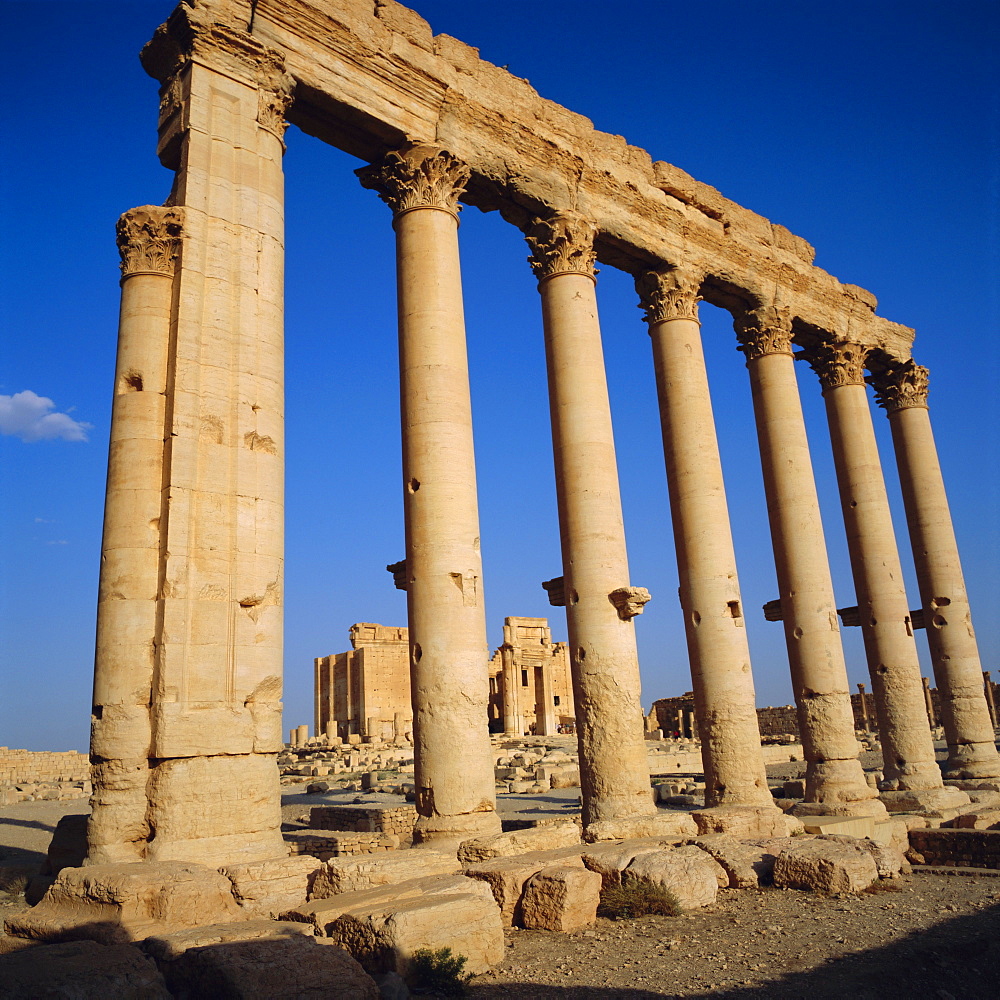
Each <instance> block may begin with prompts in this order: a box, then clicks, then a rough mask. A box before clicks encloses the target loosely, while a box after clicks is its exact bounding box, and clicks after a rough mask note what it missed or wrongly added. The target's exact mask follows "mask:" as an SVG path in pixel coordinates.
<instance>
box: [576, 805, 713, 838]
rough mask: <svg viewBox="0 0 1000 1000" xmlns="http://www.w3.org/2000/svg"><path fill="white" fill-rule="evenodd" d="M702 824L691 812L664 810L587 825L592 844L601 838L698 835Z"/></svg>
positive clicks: (598, 821) (586, 831) (584, 834)
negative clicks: (699, 825) (699, 824)
mask: <svg viewBox="0 0 1000 1000" xmlns="http://www.w3.org/2000/svg"><path fill="white" fill-rule="evenodd" d="M696 836H698V825H697V823H695V821H694V820H693V819H692V818H691V814H690V813H686V812H672V811H667V810H661V811H659V812H656V813H651V814H646V815H641V816H623V817H622V818H621V819H601V820H597V821H595V822H593V823H588V824H587V825H586V826H585V827H584V828H583V839H584V841H585V842H586V843H588V844H593V843H595V842H596V841H599V840H636V839H640V838H643V837H696Z"/></svg>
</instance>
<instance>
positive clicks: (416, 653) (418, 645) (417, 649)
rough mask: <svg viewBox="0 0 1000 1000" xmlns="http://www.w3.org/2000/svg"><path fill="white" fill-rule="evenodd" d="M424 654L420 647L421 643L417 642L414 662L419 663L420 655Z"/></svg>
mask: <svg viewBox="0 0 1000 1000" xmlns="http://www.w3.org/2000/svg"><path fill="white" fill-rule="evenodd" d="M423 655H424V651H423V650H422V649H421V648H420V643H419V642H415V643H414V644H413V662H414V663H419V662H420V657H421V656H423Z"/></svg>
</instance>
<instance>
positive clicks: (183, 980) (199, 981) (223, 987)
mask: <svg viewBox="0 0 1000 1000" xmlns="http://www.w3.org/2000/svg"><path fill="white" fill-rule="evenodd" d="M143 948H144V949H145V950H146V951H147V952H148V953H149V954H150V955H152V956H153V957H154V958H155V959H156V962H157V964H158V965H159V967H160V969H161V971H162V972H163V974H164V977H165V978H166V981H167V984H168V985H169V987H170V990H171V992H172V993H173V995H174V996H181V997H227V998H234V1000H235V998H240V1000H243V998H245V1000H261V998H266V997H314V996H315V997H319V996H322V997H329V998H331V1000H378V997H379V991H378V987H377V986H376V985H375V983H374V981H373V980H372V978H371V976H369V975H368V974H367V973H366V972H365V971H364V969H362V968H361V966H360V965H359V964H358V963H357V962H356V961H355V960H354V959H353V958H352V957H351V956H350V955H349V954H348V953H347V952H346V951H343V950H342V949H340V948H332V947H328V946H324V944H323V943H322V942H320V941H318V940H317V939H316V938H314V937H313V936H312V933H311V931H310V928H308V927H307V926H306V925H305V924H295V923H292V924H289V923H280V922H276V921H272V920H251V921H246V922H243V923H238V924H215V925H212V926H208V927H198V928H196V929H194V930H188V931H180V932H179V933H175V934H164V935H159V936H156V937H152V938H149V939H148V940H147V941H145V942H144V943H143ZM122 995H125V996H128V995H130V994H122Z"/></svg>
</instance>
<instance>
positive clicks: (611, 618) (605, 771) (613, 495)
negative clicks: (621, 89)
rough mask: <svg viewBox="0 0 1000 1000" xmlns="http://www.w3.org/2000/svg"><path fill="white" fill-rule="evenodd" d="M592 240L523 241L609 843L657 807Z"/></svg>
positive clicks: (589, 810) (591, 759)
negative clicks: (534, 283)
mask: <svg viewBox="0 0 1000 1000" xmlns="http://www.w3.org/2000/svg"><path fill="white" fill-rule="evenodd" d="M593 240H594V227H593V226H592V225H591V224H590V223H589V222H586V221H584V220H582V219H579V218H576V217H573V216H568V215H562V216H556V217H555V218H552V219H547V220H541V221H538V222H536V223H535V224H534V225H533V226H532V227H531V228H530V229H529V231H528V233H527V241H528V246H529V247H530V248H531V251H532V253H531V257H529V261H530V263H531V267H532V270H533V271H534V273H535V276H536V277H537V278H538V290H539V293H540V294H541V298H542V322H543V326H544V332H545V355H546V364H547V368H548V384H549V409H550V414H551V419H552V443H553V450H554V454H555V468H556V494H557V497H558V503H559V534H560V539H561V543H562V560H563V577H564V586H565V596H566V622H567V628H568V631H569V645H570V663H571V670H572V675H573V696H574V700H575V703H576V715H577V723H578V726H577V733H578V740H579V749H580V777H581V786H582V790H583V823H584V827H585V835H587V836H590V837H597V838H600V839H603V838H604V837H605V834H606V833H607V831H608V830H609V829H610V827H609V826H606V825H599V824H608V823H610V824H614V823H616V821H629V820H633V819H636V818H641V817H651V816H652V815H653V814H654V813H655V805H654V803H653V797H652V793H651V789H650V782H649V770H648V767H647V764H646V748H645V741H644V739H643V724H642V705H641V704H640V700H639V694H640V691H639V662H638V657H637V654H636V645H635V632H634V628H633V625H632V619H633V617H634V616H635V615H636V614H639V613H640V612H641V610H642V604H643V603H645V601H646V600H648V599H649V595H648V593H647V592H646V591H643V590H641V588H632V587H631V586H630V584H629V574H628V556H627V553H626V549H625V529H624V524H623V520H622V508H621V496H620V493H619V486H618V468H617V464H616V461H615V445H614V436H613V433H612V427H611V407H610V404H609V401H608V388H607V379H606V375H605V370H604V355H603V351H602V347H601V329H600V324H599V321H598V317H597V296H596V293H595V281H596V279H595V277H594V261H595V253H594V248H593ZM611 835H612V836H615V835H616V834H615V833H612V834H611ZM623 835H626V836H627V834H623Z"/></svg>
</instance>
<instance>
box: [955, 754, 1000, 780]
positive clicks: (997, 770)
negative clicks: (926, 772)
mask: <svg viewBox="0 0 1000 1000" xmlns="http://www.w3.org/2000/svg"><path fill="white" fill-rule="evenodd" d="M963 751H964V752H963ZM941 770H942V772H943V774H944V780H945V781H947V782H949V783H951V782H952V781H953V780H955V779H957V780H960V781H974V780H975V779H977V778H985V779H986V780H992V781H996V782H1000V754H997V752H996V747H995V746H994V745H992V744H989V745H987V744H982V745H980V746H964V747H961V748H955V747H949V748H948V759H947V760H946V761H945V762H944V764H942V765H941Z"/></svg>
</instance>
